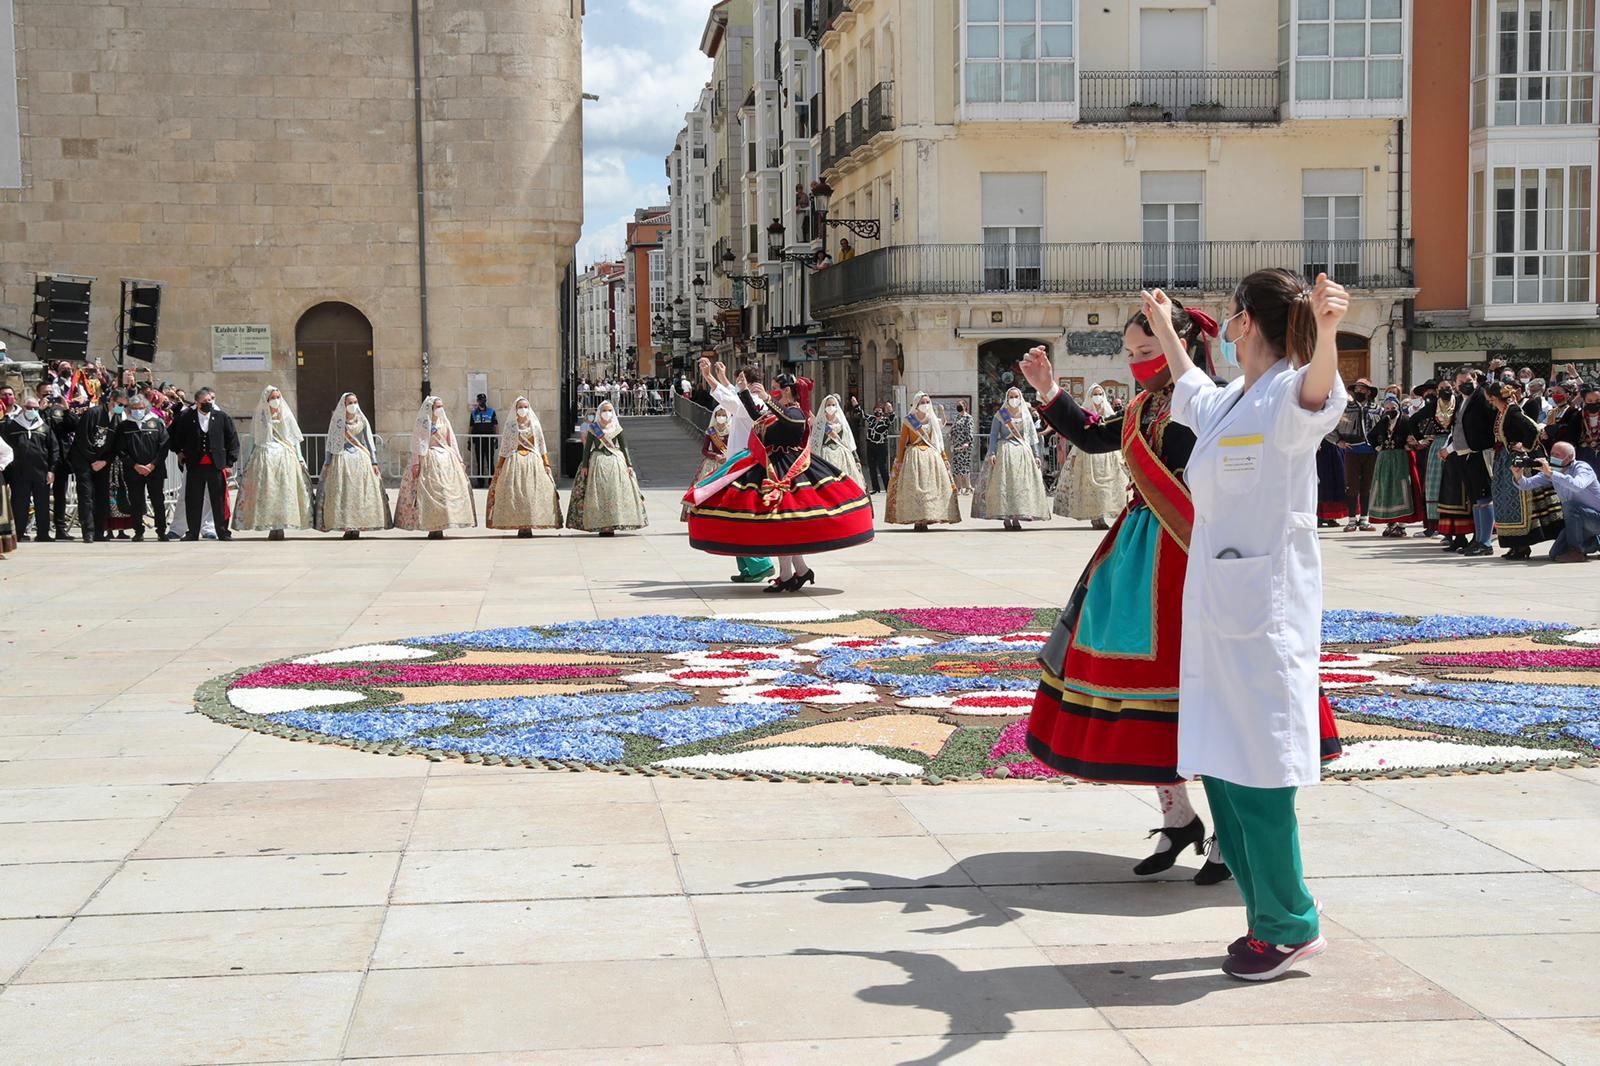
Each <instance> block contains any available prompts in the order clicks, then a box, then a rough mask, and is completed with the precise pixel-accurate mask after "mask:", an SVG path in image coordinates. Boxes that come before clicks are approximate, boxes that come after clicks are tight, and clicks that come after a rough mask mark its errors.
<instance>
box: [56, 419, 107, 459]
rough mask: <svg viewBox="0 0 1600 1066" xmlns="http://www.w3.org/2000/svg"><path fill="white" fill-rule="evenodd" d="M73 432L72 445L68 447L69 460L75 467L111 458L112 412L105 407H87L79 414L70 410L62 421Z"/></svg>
mask: <svg viewBox="0 0 1600 1066" xmlns="http://www.w3.org/2000/svg"><path fill="white" fill-rule="evenodd" d="M62 424H63V425H65V426H67V427H68V428H70V429H71V430H72V432H73V437H72V447H70V448H68V449H67V462H68V463H70V464H72V465H73V466H75V467H85V466H88V465H89V464H90V463H97V462H100V461H102V460H104V461H107V462H109V461H110V459H111V412H109V411H107V410H106V409H105V408H104V407H86V408H84V409H83V410H82V411H80V412H78V413H77V414H72V413H71V412H69V413H68V414H67V416H66V418H65V419H64V420H63V422H62Z"/></svg>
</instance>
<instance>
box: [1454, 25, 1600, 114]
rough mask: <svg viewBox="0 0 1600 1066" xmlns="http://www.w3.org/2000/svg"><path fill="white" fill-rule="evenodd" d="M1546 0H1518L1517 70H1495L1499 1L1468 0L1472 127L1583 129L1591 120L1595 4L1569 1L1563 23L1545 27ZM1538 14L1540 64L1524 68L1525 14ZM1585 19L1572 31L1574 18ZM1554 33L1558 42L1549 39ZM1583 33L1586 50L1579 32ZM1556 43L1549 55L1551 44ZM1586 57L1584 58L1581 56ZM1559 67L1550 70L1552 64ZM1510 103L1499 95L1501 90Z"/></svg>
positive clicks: (1497, 67) (1526, 59) (1498, 31)
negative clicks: (1507, 94) (1556, 53)
mask: <svg viewBox="0 0 1600 1066" xmlns="http://www.w3.org/2000/svg"><path fill="white" fill-rule="evenodd" d="M1550 4H1551V0H1518V3H1517V13H1518V18H1517V28H1516V46H1515V52H1516V66H1515V68H1514V69H1511V70H1503V69H1501V67H1500V59H1501V55H1500V45H1501V33H1500V18H1499V15H1500V11H1499V2H1498V0H1472V20H1473V24H1472V128H1473V129H1490V128H1496V127H1499V128H1508V127H1516V126H1526V127H1532V128H1548V127H1551V126H1588V125H1592V124H1593V122H1594V118H1595V113H1596V112H1595V17H1596V11H1595V0H1568V2H1567V5H1566V7H1567V22H1566V23H1565V24H1564V25H1563V26H1561V27H1560V28H1559V30H1553V29H1552V28H1551V27H1550ZM1534 12H1536V13H1537V14H1538V15H1539V19H1538V21H1539V24H1540V27H1541V28H1540V30H1539V31H1538V33H1539V37H1538V45H1539V55H1538V56H1537V62H1539V63H1540V64H1542V65H1541V66H1540V67H1538V68H1536V69H1529V63H1528V59H1529V55H1528V47H1529V44H1530V41H1529V37H1530V33H1529V26H1530V23H1531V22H1532V21H1533V20H1532V19H1531V18H1530V17H1529V16H1530V13H1534ZM1580 13H1586V14H1587V15H1588V25H1587V27H1586V28H1584V29H1582V30H1575V29H1574V28H1573V27H1574V23H1575V20H1576V16H1577V15H1579V14H1580ZM1557 33H1559V35H1560V36H1559V40H1557V41H1553V40H1552V38H1554V37H1555V36H1556V34H1557ZM1580 33H1583V34H1587V37H1588V41H1587V47H1585V46H1584V43H1583V42H1582V40H1581V39H1580V37H1579V34H1580ZM1552 43H1555V44H1558V45H1559V48H1558V51H1559V52H1560V53H1561V54H1560V56H1559V57H1552V55H1551V52H1552V49H1551V47H1550V46H1551V44H1552ZM1585 53H1587V54H1585ZM1553 59H1554V61H1555V62H1556V63H1559V64H1560V65H1559V66H1554V67H1553V66H1551V63H1552V60H1553ZM1508 89H1509V90H1510V91H1511V94H1512V99H1511V100H1502V99H1501V98H1500V97H1501V96H1502V94H1503V93H1505V92H1506V90H1508Z"/></svg>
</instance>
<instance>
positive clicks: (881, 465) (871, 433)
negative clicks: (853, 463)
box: [864, 403, 895, 493]
mask: <svg viewBox="0 0 1600 1066" xmlns="http://www.w3.org/2000/svg"><path fill="white" fill-rule="evenodd" d="M894 423H895V418H894V405H893V404H887V403H880V404H875V405H874V406H873V408H872V414H870V415H868V416H867V420H866V432H865V434H864V436H865V437H866V439H867V470H866V475H867V491H868V492H873V493H877V492H882V491H883V490H884V489H885V488H886V487H888V484H889V435H890V433H891V432H893V426H894Z"/></svg>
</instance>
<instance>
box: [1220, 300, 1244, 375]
mask: <svg viewBox="0 0 1600 1066" xmlns="http://www.w3.org/2000/svg"><path fill="white" fill-rule="evenodd" d="M1242 314H1244V311H1242V310H1240V311H1236V312H1234V313H1233V314H1231V315H1229V316H1228V317H1227V318H1225V319H1223V320H1222V328H1221V329H1219V330H1217V357H1218V358H1219V359H1221V360H1222V365H1223V366H1231V367H1234V368H1235V369H1237V368H1238V366H1239V342H1238V341H1230V340H1229V339H1228V323H1229V322H1232V321H1233V320H1234V319H1236V318H1238V317H1239V316H1240V315H1242Z"/></svg>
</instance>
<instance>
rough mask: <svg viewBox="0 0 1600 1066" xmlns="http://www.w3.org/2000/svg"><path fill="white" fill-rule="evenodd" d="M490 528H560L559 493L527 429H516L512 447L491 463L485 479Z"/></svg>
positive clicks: (542, 455) (536, 444)
mask: <svg viewBox="0 0 1600 1066" xmlns="http://www.w3.org/2000/svg"><path fill="white" fill-rule="evenodd" d="M485 524H486V525H487V526H488V527H489V528H490V529H560V528H561V525H562V521H561V497H560V494H559V493H558V492H557V491H556V483H555V480H554V479H553V478H552V477H551V476H550V471H549V470H547V469H545V465H544V454H543V453H542V452H541V451H540V450H539V446H538V442H537V441H536V440H535V439H534V437H533V434H531V433H522V432H521V431H518V433H517V446H516V450H515V451H513V452H512V453H511V454H510V455H502V456H500V458H499V460H498V461H497V462H496V463H495V471H494V480H493V481H491V482H490V483H489V505H488V508H487V521H486V523H485Z"/></svg>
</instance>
